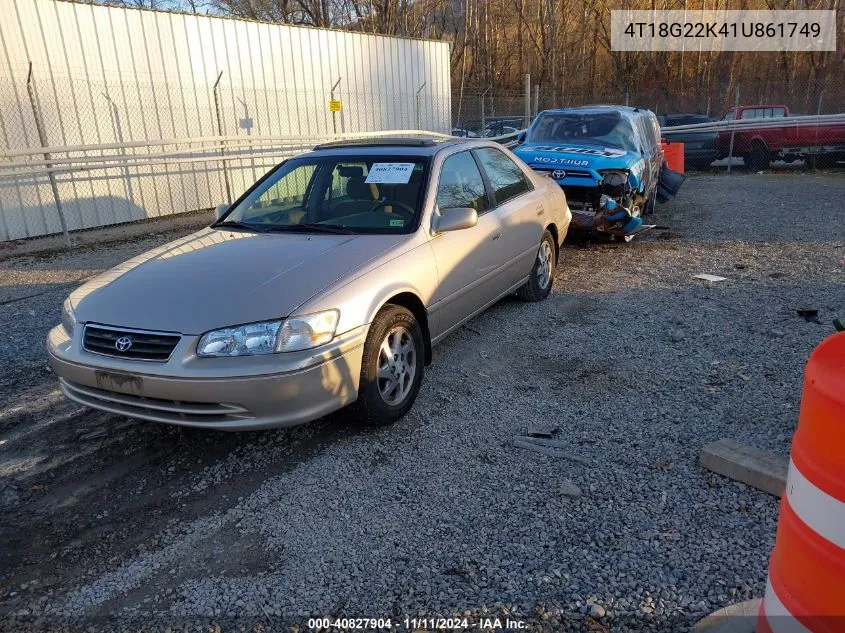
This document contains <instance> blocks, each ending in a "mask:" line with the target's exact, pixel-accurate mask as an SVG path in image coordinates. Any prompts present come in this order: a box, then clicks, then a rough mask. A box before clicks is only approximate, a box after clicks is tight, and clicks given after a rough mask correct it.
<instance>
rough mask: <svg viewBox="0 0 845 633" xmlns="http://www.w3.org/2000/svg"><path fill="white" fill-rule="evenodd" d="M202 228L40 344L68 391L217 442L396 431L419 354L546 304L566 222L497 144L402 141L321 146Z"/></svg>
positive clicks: (78, 307) (125, 267) (136, 263)
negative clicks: (242, 433)
mask: <svg viewBox="0 0 845 633" xmlns="http://www.w3.org/2000/svg"><path fill="white" fill-rule="evenodd" d="M217 215H218V217H217V220H216V221H215V222H214V223H213V224H211V226H209V227H208V228H206V229H204V230H202V231H199V232H197V233H194V234H192V235H189V236H187V237H183V238H181V239H178V240H176V241H173V242H170V243H169V244H166V245H164V246H161V247H160V248H156V249H154V250H152V251H149V252H147V253H144V254H143V255H141V256H139V257H136V258H134V259H131V260H129V261H127V262H125V263H123V264H121V265H120V266H117V267H116V268H113V269H112V270H109V271H107V272H105V273H103V274H102V275H100V276H98V277H96V278H94V279H93V280H91V281H90V282H88V283H86V284H85V285H83V286H81V287H80V288H79V289H77V290H76V291H75V292H73V293H72V294H71V295H70V297H68V299H67V300H66V301H65V302H64V306H63V308H62V320H61V324H60V325H58V326H56V327H55V328H54V329H53V330H51V331H50V334H49V336H48V339H47V350H48V352H49V356H50V363H51V365H52V367H53V369H54V370H55V373H56V374H57V375H58V377H59V383H60V385H61V389H62V391H63V392H64V394H65V395H66V396H67V397H68V398H70V399H72V400H75V401H76V402H79V403H82V404H84V405H87V406H89V407H93V408H95V409H101V410H104V411H110V412H112V413H116V414H120V415H125V416H128V417H132V418H139V419H144V420H152V421H156V422H165V423H170V424H181V425H185V426H197V427H207V428H215V429H226V430H240V429H244V430H246V429H257V428H267V427H276V426H289V425H294V424H300V423H302V422H307V421H309V420H313V419H315V418H318V417H320V416H323V415H325V414H327V413H329V412H331V411H335V410H337V409H340V408H341V407H344V406H347V405H352V407H353V408H354V410H355V412H356V415H357V416H359V417H360V419H361V420H362V421H363V422H366V423H369V424H386V423H389V422H392V421H394V420H396V419H398V418H400V417H401V416H403V415H404V414H405V413H406V412H407V411H408V409H410V407H411V405H412V404H413V402H414V399H415V398H416V396H417V392H418V391H419V388H420V383H421V382H422V379H423V373H424V370H425V366H426V364H428V363H429V362H430V361H431V348H432V346H433V345H435V344H437V343H439V342H440V341H441V340H443V339H444V338H445V337H446V336H447V335H448V334H449V333H450V332H452V331H453V330H455V329H456V328H458V327H459V326H460V325H461V324H463V323H464V322H465V321H467V320H468V319H470V318H472V317H473V316H474V315H476V314H478V313H479V312H481V311H482V310H484V309H485V308H487V307H488V306H490V305H492V304H493V303H495V302H496V301H498V300H499V299H501V298H502V297H504V296H506V295H508V294H511V293H516V294H517V295H518V296H519V297H521V298H523V299H525V300H527V301H539V300H542V299H545V298H546V297H547V296H548V295H549V292H550V291H551V288H552V283H553V280H554V269H555V266H556V264H557V260H558V252H559V248H560V245H561V243H562V242H563V240H564V238H565V237H566V232H567V230H568V228H569V222H570V218H571V215H570V212H569V208H568V206H567V203H566V196H565V194H564V193H563V192H562V190H561V188H560V187H558V186H557V185H556V184H555V182H554V181H553V180H551V179H549V178H545V177H543V176H540V175H538V174H536V173H534V172H532V170H531V169H530V168H528V167H527V166H526V165H525V164H524V163H522V162H521V161H520V160H519V159H518V158H516V157H515V156H514V155H513V154H512V153H511V152H509V151H508V150H506V149H504V148H503V147H502V146H500V145H497V144H496V143H494V142H490V141H483V140H479V141H472V140H466V139H452V140H445V141H444V140H428V139H400V138H389V139H385V138H382V139H378V140H370V141H351V142H339V143H332V144H328V145H322V146H319V147H317V148H315V150H314V151H312V152H309V153H307V154H304V155H300V156H297V157H295V158H292V159H290V160H286V161H285V162H283V163H281V164H280V165H278V166H277V167H275V168H274V169H272V170H271V171H270V172H269V173H268V174H267V175H266V176H264V177H263V178H262V179H261V180H259V181H258V182H257V183H255V185H253V186H252V187H251V188H250V189H249V190H248V191H247V192H246V193H245V194H243V196H241V197H240V198H239V199H238V200H237V201H236V202H235V203H234V204H232V205H231V206H226V207H218V211H217Z"/></svg>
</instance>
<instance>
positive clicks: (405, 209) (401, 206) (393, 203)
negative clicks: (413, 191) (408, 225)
mask: <svg viewBox="0 0 845 633" xmlns="http://www.w3.org/2000/svg"><path fill="white" fill-rule="evenodd" d="M382 207H394V208H395V209H396V210H398V211H401V212H402V214H403V215H405V216H407V218H408V219H409V220H413V219H414V216H415V215H416V214H417V210H416V209H414V207H412V206H410V205H408V204H405V203H404V202H399V201H398V200H382V201H381V202H376V203H375V204H374V205H373V208H372V209H370V211H376V210H378V209H381V208H382ZM383 213H387V212H386V211H384V212H383Z"/></svg>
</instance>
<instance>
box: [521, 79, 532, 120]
mask: <svg viewBox="0 0 845 633" xmlns="http://www.w3.org/2000/svg"><path fill="white" fill-rule="evenodd" d="M523 93H524V95H525V127H528V126H529V125H531V73H525V85H524V86H523Z"/></svg>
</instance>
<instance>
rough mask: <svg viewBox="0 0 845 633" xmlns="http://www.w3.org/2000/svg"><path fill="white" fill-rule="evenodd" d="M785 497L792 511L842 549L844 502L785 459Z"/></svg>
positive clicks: (844, 515)
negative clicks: (787, 463)
mask: <svg viewBox="0 0 845 633" xmlns="http://www.w3.org/2000/svg"><path fill="white" fill-rule="evenodd" d="M786 498H787V500H788V501H789V507H791V508H792V509H793V510H794V511H795V514H797V515H798V516H799V517H800V519H801V520H802V521H803V522H804V523H806V524H807V525H808V526H810V529H812V530H813V532H815V533H816V534H818V535H819V536H821V537H822V538H823V539H824V540H826V541H829V542H831V543H833V544H834V545H837V546H838V547H841V548H843V549H845V503H843V502H842V501H839V499H837V498H836V497H832V496H830V495H829V494H827V493H826V492H825V491H824V490H822V489H821V488H818V487H817V486H816V485H815V484H814V483H813V482H811V481H810V480H809V479H807V478H806V477H805V476H804V475H802V474H801V471H800V470H798V467H797V466H796V465H795V462H793V461H792V459H790V460H789V474H788V475H787V477H786Z"/></svg>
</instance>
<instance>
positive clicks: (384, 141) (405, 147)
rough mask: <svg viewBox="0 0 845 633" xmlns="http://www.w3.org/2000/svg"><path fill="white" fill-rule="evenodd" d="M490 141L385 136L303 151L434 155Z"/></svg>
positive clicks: (358, 154)
mask: <svg viewBox="0 0 845 633" xmlns="http://www.w3.org/2000/svg"><path fill="white" fill-rule="evenodd" d="M489 144H490V143H489V142H485V141H483V140H480V139H466V138H462V137H448V138H445V137H431V138H418V137H401V136H383V137H377V138H363V139H346V140H342V141H332V142H330V143H322V144H320V145H317V146H316V147H314V149H313V151H311V152H308V153H306V154H303V156H361V155H364V156H366V155H377V154H385V153H388V154H402V155H404V156H433V155H434V154H436V153H437V152H439V151H441V150H443V149H446V148H449V147H454V146H456V145H466V146H467V147H479V146H484V145H489Z"/></svg>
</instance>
